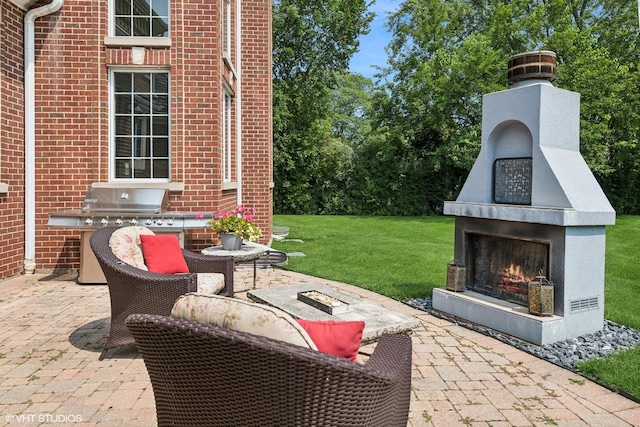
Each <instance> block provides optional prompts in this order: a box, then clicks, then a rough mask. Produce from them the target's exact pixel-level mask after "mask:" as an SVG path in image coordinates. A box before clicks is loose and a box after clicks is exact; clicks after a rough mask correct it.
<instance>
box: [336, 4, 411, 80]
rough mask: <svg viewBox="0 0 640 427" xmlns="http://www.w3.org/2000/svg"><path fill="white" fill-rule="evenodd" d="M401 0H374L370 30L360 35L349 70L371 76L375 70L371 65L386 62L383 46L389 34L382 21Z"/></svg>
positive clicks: (387, 41) (386, 42)
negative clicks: (373, 14)
mask: <svg viewBox="0 0 640 427" xmlns="http://www.w3.org/2000/svg"><path fill="white" fill-rule="evenodd" d="M401 3H402V2H401V1H400V0H375V3H374V4H373V5H371V8H370V10H371V11H372V12H374V13H375V14H376V16H375V18H374V19H373V21H372V22H371V32H370V33H369V34H367V35H365V36H361V37H360V51H359V52H358V53H356V54H355V55H354V56H353V58H351V62H350V64H349V70H350V71H351V72H353V73H359V74H362V75H363V76H365V77H369V78H373V74H374V73H376V70H375V69H374V68H372V67H371V66H372V65H380V66H384V65H386V63H387V53H386V52H385V51H384V48H385V47H386V46H387V45H388V44H389V41H390V40H391V35H390V34H389V33H388V32H387V29H386V28H385V26H384V23H385V22H386V19H387V12H393V11H394V10H395V9H396V8H398V6H399V5H400V4H401Z"/></svg>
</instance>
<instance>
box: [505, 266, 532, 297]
mask: <svg viewBox="0 0 640 427" xmlns="http://www.w3.org/2000/svg"><path fill="white" fill-rule="evenodd" d="M531 279H532V277H527V276H526V275H525V274H524V271H522V266H520V265H516V264H514V263H511V264H510V265H509V266H508V267H505V268H504V270H503V272H502V283H501V286H500V287H501V288H502V290H504V291H508V292H515V293H527V292H528V289H527V287H526V286H523V284H525V283H528V282H529V281H531Z"/></svg>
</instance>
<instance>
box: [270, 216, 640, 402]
mask: <svg viewBox="0 0 640 427" xmlns="http://www.w3.org/2000/svg"><path fill="white" fill-rule="evenodd" d="M274 225H277V226H285V227H289V236H288V237H287V238H288V239H300V240H302V241H303V242H304V243H299V242H276V241H274V242H273V247H274V248H275V249H278V250H282V251H285V252H287V253H296V252H299V253H304V255H305V256H290V257H289V263H288V265H287V268H288V269H290V270H293V271H297V272H300V273H304V274H309V275H311V276H315V277H321V278H325V279H330V280H336V281H339V282H343V283H349V284H352V285H356V286H359V287H362V288H366V289H370V290H372V291H374V292H377V293H379V294H382V295H386V296H388V297H391V298H395V299H398V300H405V299H408V298H415V297H424V296H431V294H432V290H433V288H438V287H444V286H445V283H446V274H447V272H446V270H447V264H448V263H449V262H450V261H452V256H453V239H454V219H453V218H450V217H436V216H434V217H367V216H297V215H276V216H275V217H274ZM639 243H640V216H620V217H618V218H617V219H616V225H614V226H610V227H608V228H607V247H606V259H605V262H606V264H605V269H606V273H605V310H604V313H605V318H607V319H609V320H611V321H613V322H616V323H619V324H622V325H626V326H629V327H632V328H635V329H640V296H639V294H638V279H639V278H640V263H638V261H637V260H638V259H640V244H639ZM638 366H640V347H636V348H635V349H632V350H629V351H624V352H617V353H615V354H614V355H613V356H611V357H608V358H606V359H601V360H592V361H589V362H586V363H583V364H580V365H579V367H578V369H579V370H580V371H581V372H582V373H584V375H585V376H587V377H589V378H591V379H594V380H596V381H599V382H601V383H604V384H607V385H609V386H610V387H612V388H614V389H620V390H624V391H625V392H627V393H629V394H632V395H633V396H637V397H640V374H638V373H635V372H640V371H638V369H637V367H638ZM632 372H634V373H635V374H634V375H631V373H632Z"/></svg>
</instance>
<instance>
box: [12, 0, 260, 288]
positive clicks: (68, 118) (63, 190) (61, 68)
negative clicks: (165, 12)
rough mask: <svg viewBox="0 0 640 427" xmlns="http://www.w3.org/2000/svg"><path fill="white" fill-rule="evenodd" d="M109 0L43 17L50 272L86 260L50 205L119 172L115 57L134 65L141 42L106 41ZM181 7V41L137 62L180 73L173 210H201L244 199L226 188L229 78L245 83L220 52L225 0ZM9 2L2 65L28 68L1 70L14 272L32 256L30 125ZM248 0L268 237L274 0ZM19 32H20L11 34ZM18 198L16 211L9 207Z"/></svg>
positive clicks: (252, 127)
mask: <svg viewBox="0 0 640 427" xmlns="http://www.w3.org/2000/svg"><path fill="white" fill-rule="evenodd" d="M108 4H109V2H106V1H104V2H97V1H92V2H87V1H81V0H65V2H64V5H63V7H62V9H61V10H60V11H59V12H57V13H55V14H53V15H50V16H45V17H43V18H39V19H38V20H37V21H36V68H35V72H36V92H35V95H36V118H35V126H36V176H37V178H36V263H37V269H38V270H40V271H49V270H54V269H57V270H68V269H75V268H78V266H79V245H80V232H79V231H77V230H62V229H49V228H47V226H46V224H47V221H48V214H49V213H50V212H53V211H58V210H66V209H77V208H79V207H80V205H81V203H82V200H83V198H84V195H85V193H86V192H87V190H88V189H89V188H90V186H91V184H92V183H95V182H107V181H108V171H109V127H108V125H109V123H108V119H109V87H108V72H109V69H110V68H111V67H132V66H134V64H133V57H132V48H131V47H121V46H106V45H105V43H104V39H105V37H106V36H107V35H108ZM182 4H184V9H182V10H181V9H179V7H180V6H181V5H182ZM171 5H172V6H171V7H172V9H171V46H170V47H158V48H146V49H145V55H144V61H143V64H142V65H135V66H136V67H150V68H163V69H167V70H169V71H170V72H171V158H172V166H171V174H172V181H174V182H180V183H183V184H184V191H179V192H172V193H171V208H172V209H173V210H178V211H192V212H212V211H214V210H217V209H222V208H229V207H232V206H233V205H235V204H236V200H237V190H233V189H232V190H223V187H222V179H221V148H222V147H221V137H222V133H221V107H222V88H223V84H224V81H225V80H227V84H228V85H229V86H231V87H234V85H235V82H234V81H233V76H232V74H230V73H229V72H228V70H227V68H226V66H225V64H224V61H223V60H222V55H221V45H220V40H221V21H220V19H221V4H220V2H219V1H204V0H185V1H184V2H171ZM233 7H234V9H233V10H234V12H235V5H233ZM0 8H2V9H1V10H2V11H3V16H2V22H3V26H4V25H5V22H11V24H10V25H9V26H8V27H7V28H10V27H11V28H13V27H12V25H14V24H15V25H14V26H15V28H13V30H10V29H3V30H2V34H1V37H2V49H3V55H2V61H3V71H4V70H5V68H4V63H5V62H9V63H10V64H11V65H8V66H7V67H8V68H10V67H12V66H13V67H16V70H17V71H16V73H15V76H16V79H15V80H16V81H6V80H8V79H7V78H6V76H5V73H4V72H3V73H2V74H3V80H2V99H3V103H2V112H3V115H2V121H3V126H2V151H1V152H0V155H1V156H2V157H1V159H2V163H1V164H0V168H1V169H0V171H1V172H2V174H1V175H0V182H5V181H8V180H9V178H10V177H11V178H12V179H13V180H15V181H12V182H13V183H15V184H12V185H10V194H15V196H14V197H15V200H13V199H12V200H7V199H8V198H7V197H4V196H7V195H0V202H1V205H0V209H3V210H2V211H1V212H0V213H4V214H5V215H4V216H5V218H6V217H7V215H6V212H13V215H11V219H12V221H11V223H12V225H11V227H10V228H9V227H6V226H5V230H7V232H5V231H4V230H3V233H2V236H0V238H1V239H3V243H4V244H3V245H2V247H1V248H0V256H2V258H3V259H6V258H7V256H9V254H8V253H5V252H3V250H5V248H7V247H8V243H7V242H18V245H17V246H18V247H17V248H13V249H12V251H11V259H12V263H13V266H12V267H11V268H10V269H7V264H6V263H5V265H3V266H2V268H4V269H5V270H2V272H0V274H2V277H6V276H8V275H12V274H16V273H18V272H20V270H21V267H22V260H23V258H24V252H23V249H22V248H23V246H24V237H23V231H24V230H23V228H24V218H23V217H22V210H23V199H22V195H18V190H21V188H22V184H23V175H24V173H23V169H22V167H23V166H22V164H21V163H20V162H21V161H22V160H21V159H22V155H23V153H22V149H23V141H24V136H23V134H24V130H23V129H20V128H19V126H18V124H19V125H21V124H22V105H21V102H22V87H21V85H22V65H21V63H22V49H23V48H22V44H21V42H22V13H20V11H19V10H18V8H17V7H15V6H13V5H12V4H10V3H9V2H0ZM242 8H243V13H247V14H248V15H247V17H246V18H243V21H242V22H243V25H247V26H249V27H247V28H244V29H243V43H246V45H247V46H246V47H245V48H243V53H242V54H243V56H244V55H246V58H243V60H242V63H243V76H246V77H243V78H246V83H247V85H246V88H244V87H243V88H242V96H243V99H242V102H243V107H244V108H243V113H242V115H243V119H242V122H243V125H242V126H243V131H242V135H243V144H244V146H243V156H244V160H245V162H244V164H243V171H244V172H245V175H244V176H243V181H244V185H243V203H244V204H245V205H251V206H255V207H257V208H258V209H259V214H260V217H259V221H260V223H259V226H260V227H261V228H263V229H264V230H265V238H264V239H263V241H266V239H267V238H268V236H270V227H271V219H272V218H271V212H272V210H271V186H270V183H271V179H272V178H271V175H272V171H271V164H272V157H271V86H270V85H271V29H270V21H271V3H270V2H267V1H264V0H254V1H243V2H242ZM9 15H11V16H9ZM7 17H8V18H10V19H9V20H7V19H5V18H7ZM7 33H10V34H9V35H8V34H7ZM14 33H15V34H14ZM9 36H10V37H11V40H6V39H7V38H8V37H9ZM5 49H13V51H15V58H13V57H11V58H9V57H6V56H5V55H4V50H5ZM245 52H246V53H245ZM235 60H236V59H235V58H233V61H235ZM256 61H259V62H256ZM261 62H264V63H261ZM245 67H246V70H245ZM229 80H231V81H229ZM5 94H6V95H5ZM5 100H6V101H5ZM8 110H12V113H10V112H7V111H8ZM11 114H13V115H15V116H16V117H13V118H12V120H14V121H15V122H16V126H15V130H12V131H11V132H9V131H8V130H5V126H4V123H5V121H6V120H9V118H11ZM234 146H235V145H234ZM12 150H13V152H12ZM234 167H236V165H234ZM11 190H13V191H11ZM3 197H4V198H3ZM9 206H11V211H5V209H8V208H9ZM14 218H15V221H13V219H14ZM8 230H12V234H9V232H8ZM189 234H192V235H190V236H188V238H187V241H188V242H192V244H193V247H194V248H195V249H198V248H200V247H202V246H206V245H211V244H214V243H216V241H215V240H214V239H215V236H214V235H213V234H212V233H208V232H205V233H203V232H199V233H193V232H190V233H189ZM5 235H6V237H5ZM5 240H6V242H5Z"/></svg>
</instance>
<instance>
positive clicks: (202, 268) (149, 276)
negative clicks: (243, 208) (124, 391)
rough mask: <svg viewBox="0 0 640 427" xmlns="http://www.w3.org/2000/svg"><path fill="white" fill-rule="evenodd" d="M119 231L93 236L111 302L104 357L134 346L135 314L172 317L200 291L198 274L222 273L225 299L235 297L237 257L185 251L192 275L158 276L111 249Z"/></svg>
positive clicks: (105, 230)
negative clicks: (182, 299)
mask: <svg viewBox="0 0 640 427" xmlns="http://www.w3.org/2000/svg"><path fill="white" fill-rule="evenodd" d="M117 229H118V227H105V228H101V229H98V230H96V231H94V232H93V234H92V235H91V238H90V244H91V249H92V250H93V253H94V254H95V255H96V258H97V260H98V263H99V264H100V267H101V268H102V272H103V273H104V276H105V278H106V279H107V286H108V287H109V296H110V298H111V328H110V330H109V336H108V338H107V342H106V343H105V345H104V349H103V350H102V353H101V354H100V358H99V360H102V359H104V357H105V354H106V352H107V350H109V349H111V348H115V347H120V346H123V345H129V344H134V343H135V340H134V339H133V336H132V335H131V333H130V332H129V330H128V329H127V327H126V326H125V324H124V321H125V319H126V318H127V316H129V315H130V314H132V313H149V314H161V315H167V316H168V315H169V314H171V308H172V307H173V304H174V303H175V301H176V299H178V297H179V296H180V295H183V294H186V293H188V292H196V291H197V276H196V274H195V273H222V274H224V277H225V280H224V282H225V286H224V288H223V289H222V291H221V292H220V294H222V295H226V296H233V257H209V256H206V255H202V254H197V253H193V252H190V251H187V250H185V249H183V250H182V254H183V255H184V258H185V261H186V262H187V266H188V267H189V271H190V273H189V274H158V273H152V272H149V271H144V270H141V269H138V268H136V267H133V266H131V265H129V264H127V263H125V262H123V261H121V260H120V259H119V258H118V257H116V256H115V255H114V254H113V252H112V251H111V247H110V246H109V238H110V237H111V234H112V233H113V232H114V231H115V230H117Z"/></svg>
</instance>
